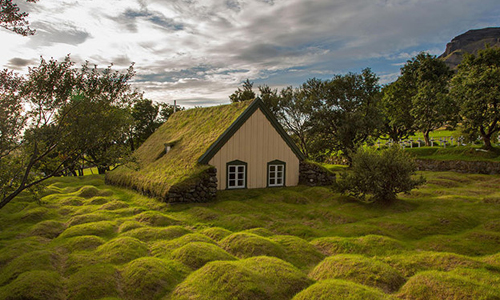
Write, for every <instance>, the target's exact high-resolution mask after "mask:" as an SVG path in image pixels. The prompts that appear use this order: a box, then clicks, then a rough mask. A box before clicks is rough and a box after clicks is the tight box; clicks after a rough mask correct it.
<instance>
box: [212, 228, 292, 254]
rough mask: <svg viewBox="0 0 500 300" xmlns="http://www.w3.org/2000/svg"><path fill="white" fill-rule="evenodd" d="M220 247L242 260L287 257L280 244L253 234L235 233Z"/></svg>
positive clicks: (224, 240)
mask: <svg viewBox="0 0 500 300" xmlns="http://www.w3.org/2000/svg"><path fill="white" fill-rule="evenodd" d="M220 245H221V246H222V248H224V249H225V250H226V251H228V252H229V253H231V254H233V255H235V256H237V257H240V258H248V257H252V256H261V255H266V256H274V257H278V258H283V257H285V251H284V249H283V247H281V245H280V244H278V243H276V242H273V241H271V240H270V239H268V238H265V237H262V236H258V235H255V234H251V233H245V232H238V233H233V234H231V235H230V236H227V237H226V238H224V239H223V240H221V241H220Z"/></svg>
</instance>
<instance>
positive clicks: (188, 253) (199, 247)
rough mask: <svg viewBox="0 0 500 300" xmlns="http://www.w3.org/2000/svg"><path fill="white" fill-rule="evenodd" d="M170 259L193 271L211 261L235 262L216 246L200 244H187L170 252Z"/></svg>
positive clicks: (232, 257) (229, 255)
mask: <svg viewBox="0 0 500 300" xmlns="http://www.w3.org/2000/svg"><path fill="white" fill-rule="evenodd" d="M172 258H173V259H175V260H177V261H180V262H181V263H183V264H185V265H186V266H188V267H190V268H192V269H195V270H196V269H199V268H201V267H203V266H204V265H205V264H206V263H208V262H211V261H216V260H236V258H235V257H234V256H232V255H231V254H229V253H227V252H226V251H224V250H222V249H221V248H219V247H218V246H216V245H214V244H209V243H202V242H194V243H189V244H187V245H184V246H182V247H180V248H177V249H175V250H174V251H172Z"/></svg>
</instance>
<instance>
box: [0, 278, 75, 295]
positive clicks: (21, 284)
mask: <svg viewBox="0 0 500 300" xmlns="http://www.w3.org/2000/svg"><path fill="white" fill-rule="evenodd" d="M0 299H6V300H13V299H26V300H28V299H29V300H45V299H47V300H58V299H62V300H63V299H66V295H65V293H64V287H63V280H62V278H61V276H60V275H59V273H57V272H53V271H31V272H25V273H23V274H21V275H20V276H19V277H17V279H16V280H14V281H13V282H11V283H10V284H9V285H6V286H4V287H2V288H0Z"/></svg>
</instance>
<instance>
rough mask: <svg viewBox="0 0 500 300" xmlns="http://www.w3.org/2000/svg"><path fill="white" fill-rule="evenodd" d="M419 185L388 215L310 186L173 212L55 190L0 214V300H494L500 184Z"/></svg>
mask: <svg viewBox="0 0 500 300" xmlns="http://www.w3.org/2000/svg"><path fill="white" fill-rule="evenodd" d="M332 169H334V170H338V169H339V168H337V167H332ZM422 174H423V175H424V176H425V177H426V178H427V183H426V184H425V185H424V186H423V187H421V188H420V189H418V190H414V191H412V192H411V193H410V194H409V195H400V196H399V201H397V202H396V203H394V204H393V205H390V206H386V205H381V204H373V205H367V204H363V203H360V202H356V201H355V200H353V199H350V198H349V197H346V196H341V195H339V194H337V193H335V192H333V191H332V190H330V189H329V188H327V187H306V186H298V187H291V188H279V189H256V190H245V191H223V192H221V193H220V194H219V196H218V199H217V200H216V201H214V202H212V203H204V204H182V205H167V204H165V203H161V202H159V201H157V200H154V199H150V198H147V197H144V196H141V195H139V194H137V193H134V192H132V191H129V190H125V189H121V188H117V187H111V186H107V185H105V184H104V182H103V177H102V176H97V175H93V176H86V177H84V178H77V177H73V178H53V179H51V180H49V182H48V186H47V189H46V191H45V192H44V194H43V195H44V197H42V199H41V202H40V204H38V203H35V202H33V201H32V200H31V198H30V197H29V196H27V195H21V196H20V197H18V198H17V199H15V200H14V201H13V202H12V203H9V204H8V205H7V206H6V207H5V208H4V209H2V210H0V299H89V298H92V299H103V298H107V299H166V300H168V299H176V300H177V299H257V300H258V299H278V300H279V299H295V300H297V299H335V297H338V298H341V299H498V297H499V295H500V292H499V289H500V192H499V189H498V187H499V186H500V176H497V175H473V174H458V173H452V172H436V173H432V172H423V173H422ZM32 287H36V288H32Z"/></svg>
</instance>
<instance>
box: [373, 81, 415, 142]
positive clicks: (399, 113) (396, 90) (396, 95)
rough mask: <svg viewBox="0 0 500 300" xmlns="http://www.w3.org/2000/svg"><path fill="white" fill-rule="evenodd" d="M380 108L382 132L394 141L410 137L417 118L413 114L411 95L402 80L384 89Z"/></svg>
mask: <svg viewBox="0 0 500 300" xmlns="http://www.w3.org/2000/svg"><path fill="white" fill-rule="evenodd" d="M379 107H380V110H381V113H382V116H383V122H382V123H383V125H382V128H381V133H382V134H386V135H387V136H388V138H390V139H392V140H393V141H399V140H402V139H406V138H408V137H409V136H410V135H413V134H414V132H415V125H414V123H415V120H414V117H413V116H412V115H411V112H410V107H412V103H411V97H409V96H408V94H407V92H406V88H405V87H404V85H403V83H402V81H399V80H397V81H395V82H393V83H391V84H389V85H386V86H385V87H384V88H383V89H382V99H381V101H380V106H379Z"/></svg>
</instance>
